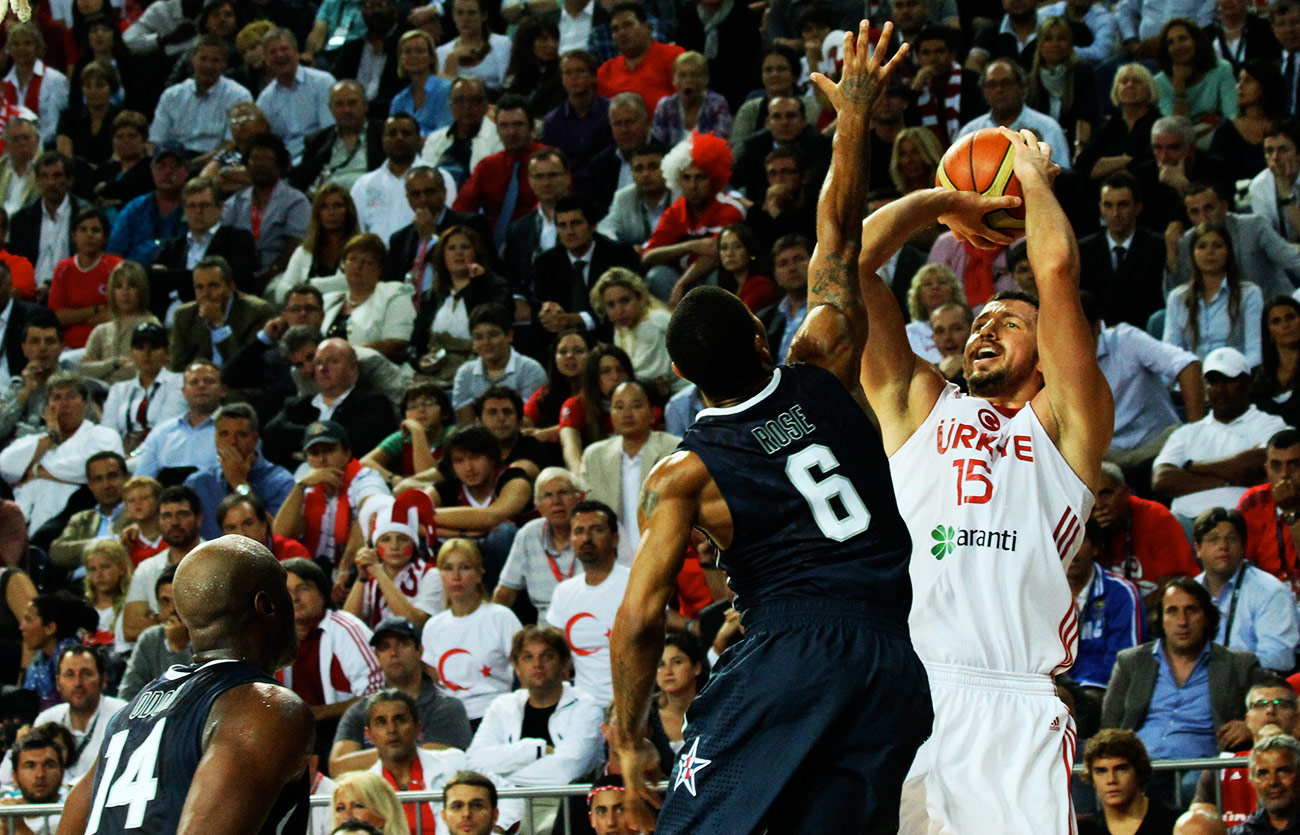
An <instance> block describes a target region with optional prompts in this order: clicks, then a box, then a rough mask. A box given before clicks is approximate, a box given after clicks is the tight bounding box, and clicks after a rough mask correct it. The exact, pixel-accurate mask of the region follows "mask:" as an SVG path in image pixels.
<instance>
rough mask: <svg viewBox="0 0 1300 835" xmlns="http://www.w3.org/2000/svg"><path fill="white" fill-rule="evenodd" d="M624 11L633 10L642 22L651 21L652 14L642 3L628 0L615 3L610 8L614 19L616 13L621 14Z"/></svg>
mask: <svg viewBox="0 0 1300 835" xmlns="http://www.w3.org/2000/svg"><path fill="white" fill-rule="evenodd" d="M622 12H631V13H632V14H634V15H636V19H637V20H639V21H641V22H642V23H648V22H649V21H650V15H649V14H648V13H647V12H646V10H645V6H643V5H641V4H640V3H633V2H627V1H626V0H625V2H622V3H615V4H614V7H613V8H612V9H610V10H609V17H610V19H611V20H613V18H614V15H616V14H621V13H622Z"/></svg>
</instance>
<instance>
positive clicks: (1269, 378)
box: [1251, 296, 1300, 426]
mask: <svg viewBox="0 0 1300 835" xmlns="http://www.w3.org/2000/svg"><path fill="white" fill-rule="evenodd" d="M1259 330H1260V333H1261V335H1262V340H1261V341H1262V344H1261V346H1260V359H1261V362H1260V365H1259V368H1257V369H1255V385H1254V389H1253V391H1252V393H1251V399H1252V400H1253V401H1254V402H1255V405H1256V406H1258V407H1259V409H1260V411H1262V412H1268V413H1269V414H1271V415H1277V416H1279V417H1281V418H1282V419H1283V420H1285V421H1286V422H1287V424H1288V425H1290V426H1300V394H1298V392H1300V301H1296V300H1295V299H1293V298H1292V297H1291V296H1278V297H1277V298H1275V299H1273V300H1272V301H1271V302H1269V303H1268V304H1267V305H1265V307H1264V312H1263V314H1261V321H1260V325H1259Z"/></svg>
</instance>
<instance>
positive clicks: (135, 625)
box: [122, 601, 158, 641]
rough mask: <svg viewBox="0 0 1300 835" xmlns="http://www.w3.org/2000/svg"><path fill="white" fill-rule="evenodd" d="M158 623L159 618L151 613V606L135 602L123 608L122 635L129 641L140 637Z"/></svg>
mask: <svg viewBox="0 0 1300 835" xmlns="http://www.w3.org/2000/svg"><path fill="white" fill-rule="evenodd" d="M157 622H158V618H157V617H156V616H154V615H153V614H151V613H150V612H149V604H147V603H144V602H141V601H135V602H131V603H127V604H126V605H125V606H123V607H122V635H123V637H125V638H126V639H127V640H128V641H134V640H136V639H137V638H139V637H140V633H141V632H143V631H145V630H146V629H148V628H149V627H151V626H153V625H154V624H155V623H157Z"/></svg>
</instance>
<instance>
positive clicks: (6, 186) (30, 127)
mask: <svg viewBox="0 0 1300 835" xmlns="http://www.w3.org/2000/svg"><path fill="white" fill-rule="evenodd" d="M4 140H5V150H4V156H0V202H2V203H3V205H4V208H5V209H7V210H8V211H9V212H10V213H13V212H17V211H18V209H20V208H22V207H23V206H26V205H27V204H28V203H30V202H32V201H33V200H35V199H36V196H37V191H36V172H35V171H34V170H33V169H32V160H33V159H35V158H36V152H37V151H39V150H40V149H41V134H40V132H39V131H37V130H36V125H35V123H33V122H32V120H31V119H25V118H23V117H22V116H14V117H13V118H11V119H10V120H9V121H7V122H5V126H4ZM15 178H16V179H15Z"/></svg>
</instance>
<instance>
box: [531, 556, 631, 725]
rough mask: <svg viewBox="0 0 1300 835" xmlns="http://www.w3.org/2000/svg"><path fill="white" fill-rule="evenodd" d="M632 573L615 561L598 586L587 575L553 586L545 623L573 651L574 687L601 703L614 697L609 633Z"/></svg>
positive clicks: (571, 578) (580, 575)
mask: <svg viewBox="0 0 1300 835" xmlns="http://www.w3.org/2000/svg"><path fill="white" fill-rule="evenodd" d="M631 576H632V572H631V571H629V570H628V568H627V566H623V565H618V564H617V563H616V564H615V565H614V567H613V568H612V569H611V570H610V572H609V576H608V577H606V578H605V581H604V582H602V583H601V584H600V585H596V586H592V585H588V583H587V575H584V574H579V575H578V576H576V577H570V578H569V579H567V580H565V581H564V582H563V583H560V584H559V585H558V586H556V587H555V594H554V595H553V596H552V597H551V608H550V609H548V610H547V611H546V622H547V623H549V624H550V625H551V626H554V627H555V628H557V629H560V630H563V632H564V636H565V638H567V639H568V641H569V650H570V651H571V652H572V653H573V673H574V675H573V683H574V686H575V687H577V688H578V689H579V690H581V691H582V692H583V693H586V694H587V695H589V696H594V697H595V698H596V699H598V700H599V701H600V702H601V704H606V703H608V702H609V700H610V699H612V698H614V683H613V681H612V680H611V677H610V668H609V633H610V630H612V629H613V628H614V616H615V615H616V614H617V613H618V607H619V606H620V605H621V604H622V603H623V595H624V593H625V592H627V581H628V579H629V578H630V577H631Z"/></svg>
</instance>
